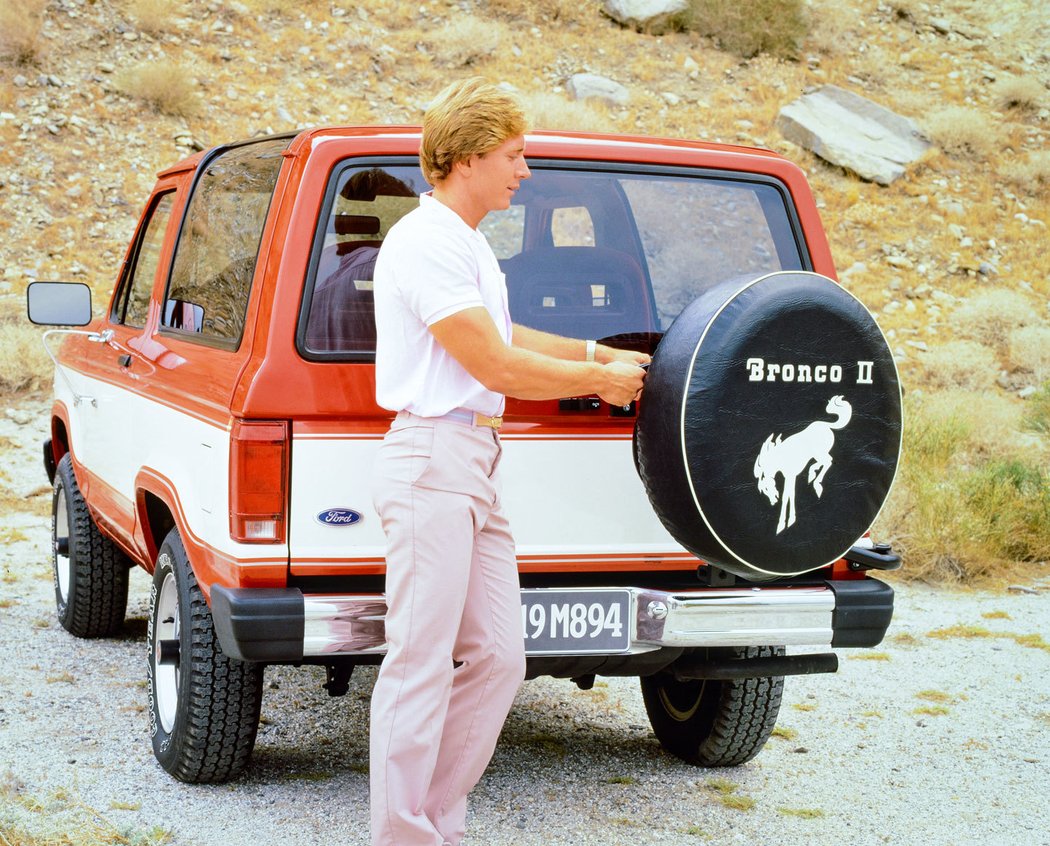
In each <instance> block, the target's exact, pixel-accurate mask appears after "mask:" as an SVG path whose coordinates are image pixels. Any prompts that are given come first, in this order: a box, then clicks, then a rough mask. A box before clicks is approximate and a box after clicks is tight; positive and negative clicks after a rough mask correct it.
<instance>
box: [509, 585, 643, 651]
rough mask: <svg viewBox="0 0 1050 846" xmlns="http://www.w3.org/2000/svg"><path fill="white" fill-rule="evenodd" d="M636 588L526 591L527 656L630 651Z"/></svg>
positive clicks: (523, 607)
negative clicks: (633, 601)
mask: <svg viewBox="0 0 1050 846" xmlns="http://www.w3.org/2000/svg"><path fill="white" fill-rule="evenodd" d="M630 607H631V592H630V591H629V590H620V589H604V590H523V591H522V592H521V623H522V628H524V630H525V652H526V654H528V655H587V654H605V655H608V654H615V653H619V652H626V651H627V650H628V649H630V647H631V620H630Z"/></svg>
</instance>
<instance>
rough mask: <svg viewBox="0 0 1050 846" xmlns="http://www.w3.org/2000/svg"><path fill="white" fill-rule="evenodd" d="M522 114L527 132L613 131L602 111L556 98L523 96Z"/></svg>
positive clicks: (594, 107) (605, 114)
mask: <svg viewBox="0 0 1050 846" xmlns="http://www.w3.org/2000/svg"><path fill="white" fill-rule="evenodd" d="M519 99H520V100H521V104H522V107H523V108H524V109H525V114H526V115H528V119H529V126H530V128H535V129H562V130H591V131H595V132H608V131H611V130H612V129H613V122H612V120H611V119H610V117H609V115H608V113H607V112H606V111H604V110H603V107H601V106H598V105H595V104H592V103H586V102H581V101H579V100H568V99H566V98H565V97H563V96H561V95H558V94H546V93H539V94H524V95H522V96H521V97H520V98H519Z"/></svg>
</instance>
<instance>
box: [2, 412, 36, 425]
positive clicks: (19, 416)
mask: <svg viewBox="0 0 1050 846" xmlns="http://www.w3.org/2000/svg"><path fill="white" fill-rule="evenodd" d="M4 414H5V416H6V417H7V419H8V420H10V421H11V422H13V423H15V424H16V425H18V426H28V425H29V424H30V423H32V422H33V418H32V417H31V416H30V415H29V413H28V412H26V411H23V410H22V409H20V408H9V409H7V411H6V412H4Z"/></svg>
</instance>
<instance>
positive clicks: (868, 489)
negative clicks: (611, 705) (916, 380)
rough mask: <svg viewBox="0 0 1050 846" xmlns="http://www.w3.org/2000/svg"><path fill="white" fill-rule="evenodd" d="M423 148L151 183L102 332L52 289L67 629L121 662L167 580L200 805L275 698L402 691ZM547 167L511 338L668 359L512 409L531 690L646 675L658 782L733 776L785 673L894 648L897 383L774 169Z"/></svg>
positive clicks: (609, 150)
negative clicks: (138, 610) (395, 561)
mask: <svg viewBox="0 0 1050 846" xmlns="http://www.w3.org/2000/svg"><path fill="white" fill-rule="evenodd" d="M418 145H419V133H418V130H417V129H415V128H411V127H372V128H348V127H343V128H327V129H316V130H310V131H305V132H301V133H299V134H297V135H294V136H292V135H288V136H271V137H266V138H261V139H253V140H250V141H245V142H241V143H233V144H226V145H222V146H219V147H216V148H214V149H211V150H208V151H206V152H204V153H200V154H197V155H195V156H193V157H191V158H189V159H186V160H185V161H182V162H179V163H178V164H175V165H173V166H172V167H170V168H168V169H167V170H164V171H162V172H161V173H160V174H159V175H158V178H157V182H156V186H155V188H154V189H153V192H152V194H151V195H150V197H149V199H148V201H147V202H146V204H145V207H144V210H143V212H142V216H141V219H140V221H139V224H138V226H137V229H136V231H135V234H134V237H133V239H132V241H131V243H130V245H129V247H128V250H127V254H126V257H125V260H124V262H123V263H122V265H121V267H120V269H119V273H118V277H117V280H116V285H115V287H114V290H113V294H112V297H111V299H110V301H109V303H108V305H107V306H106V309H105V313H104V314H103V315H102V316H101V317H97V318H95V319H94V320H92V318H91V305H90V292H89V291H88V289H87V288H86V287H85V286H77V285H71V284H63V283H35V284H34V285H33V286H32V287H31V288H30V291H29V310H30V317H31V319H32V320H33V321H34V322H37V323H41V324H50V325H54V326H63V327H71V326H83V327H85V328H83V329H79V330H78V329H69V328H64V329H60V330H55V331H56V332H60V333H62V341H61V343H60V345H57V349H56V352H55V357H56V375H55V382H54V389H55V399H54V405H53V410H52V416H51V437H50V439H49V440H48V441H47V443H46V444H45V445H44V463H45V466H46V469H47V473H48V476H49V478H50V479H51V481H52V482H53V485H54V507H53V520H52V531H53V541H54V577H55V596H56V600H57V608H58V616H59V619H60V620H61V623H62V625H63V626H64V627H65V628H66V629H68V630H69V631H70V632H71V633H73V634H74V635H77V636H80V637H104V636H107V635H111V634H113V633H115V632H117V631H118V630H119V629H120V628H121V626H122V625H123V621H124V615H125V609H126V604H127V591H128V571H129V568H130V567H132V566H136V565H137V566H140V567H143V568H144V569H145V570H146V571H148V572H149V573H151V574H152V577H153V581H152V591H151V596H150V611H149V624H148V637H147V643H146V653H147V655H146V659H147V665H148V678H149V688H148V695H149V721H150V730H151V734H152V742H153V748H154V751H155V753H156V756H157V758H158V760H159V761H160V763H161V765H162V766H163V767H164V768H165V769H166V770H167V771H168V772H170V773H171V774H172V775H173V776H175V777H176V778H178V779H182V780H184V781H189V782H207V781H222V780H226V779H230V778H233V777H235V776H237V774H238V773H240V772H241V771H242V770H243V768H244V767H245V766H246V764H247V762H248V760H249V756H250V754H251V750H252V746H253V744H254V742H255V735H256V730H257V726H258V720H259V711H260V701H261V698H262V691H263V684H262V681H263V671H264V668H265V667H266V665H268V664H292V665H301V664H315V665H322V666H324V667H326V668H327V682H326V684H325V687H326V688H327V690H328V692H329V693H330V694H332V695H340V694H342V693H345V692H346V690H347V685H348V679H349V677H350V674H351V671H352V670H353V668H354V667H355V666H357V665H359V664H375V663H378V662H379V661H381V660H382V655H383V651H384V636H383V615H384V611H385V605H384V600H383V582H384V576H383V573H384V564H383V555H384V537H383V533H382V531H381V528H380V525H379V521H378V519H377V518H376V517H375V515H374V513H373V511H372V507H371V494H370V489H369V478H370V464H371V461H372V457H373V455H374V454H375V451H376V449H377V447H378V445H379V442H380V440H381V438H382V436H383V434H384V432H385V431H386V429H387V427H388V425H389V422H390V418H391V415H390V414H389V413H388V412H386V411H384V410H383V409H381V408H379V407H378V406H377V405H376V403H375V395H374V387H375V385H374V344H375V324H374V319H373V313H372V270H373V267H374V264H375V256H376V253H377V251H378V249H379V247H380V245H381V244H382V241H383V237H384V235H385V234H386V233H387V232H388V231H389V229H390V226H391V225H392V224H393V223H394V222H395V221H397V220H398V219H399V218H400V217H401V216H402V215H404V214H405V213H406V212H408V211H409V210H410V209H411V208H413V207H414V206H415V205H416V204H417V202H418V200H417V197H418V195H419V194H420V193H421V192H423V191H426V190H428V187H429V186H427V185H426V183H425V181H424V179H423V176H422V173H421V172H420V170H419V166H418V161H417V158H416V154H417V150H418ZM528 155H529V164H530V167H531V169H532V173H533V176H532V178H531V179H530V180H529V181H528V182H526V183H523V185H522V187H521V190H520V191H519V192H518V193H517V195H516V196H515V198H514V202H513V204H512V205H511V207H510V208H509V209H508V210H506V211H504V212H500V213H493V214H490V215H489V216H488V217H487V218H486V219H485V220H484V222H483V224H482V229H483V231H484V233H485V235H486V236H487V238H488V240H489V241H490V243H491V244H492V247H493V249H494V251H495V253H496V255H497V257H498V258H499V260H500V262H501V265H502V268H503V271H504V273H505V275H506V284H507V291H508V297H509V303H510V308H511V312H512V316H513V318H514V320H515V322H516V323H520V324H524V325H527V326H532V327H536V328H538V329H542V330H546V331H549V332H554V333H558V334H562V335H568V336H572V337H576V338H583V339H599V340H601V341H602V342H603V343H606V344H611V345H620V346H622V347H631V348H635V349H641V350H644V351H647V352H651V353H653V354H654V359H653V362H652V366H651V369H650V373H649V377H648V379H647V387H646V392H645V395H644V396H643V398H642V399H641V400H640V401H639V402H638V403H637V404H632V405H630V406H626V407H609V406H608V405H606V404H605V403H603V402H602V401H600V400H599V399H597V398H596V397H590V396H579V397H565V398H563V399H561V400H553V401H545V402H524V401H515V400H510V401H509V402H508V405H507V411H506V414H505V419H504V424H503V430H502V440H503V443H504V458H503V468H504V478H505V498H506V509H507V512H508V515H509V516H510V518H511V521H512V524H513V526H514V529H515V536H516V540H517V544H518V562H519V572H520V579H521V585H522V593H521V613H522V619H523V622H524V630H525V638H526V648H527V654H528V674H529V676H530V677H535V676H537V675H544V674H545V675H551V676H555V677H560V678H566V679H572V680H573V681H574V682H576V684H578V685H579V686H580V687H583V688H587V687H588V686H590V685H591V684H592V683H593V681H594V678H595V676H596V675H608V676H616V675H628V676H637V677H639V678H640V683H641V689H642V694H643V697H644V701H645V706H646V708H647V710H648V713H649V715H650V718H651V721H652V726H653V730H654V731H655V733H656V736H657V737H658V738H659V740H660V742H661V743H662V744H663V745H664V746H665V747H666V748H667V749H669V750H670V751H671V752H673V753H674V754H675V755H677V756H679V757H680V758H682V759H684V760H687V761H690V762H693V763H695V764H698V765H702V766H726V765H733V764H739V763H741V762H744V761H747V760H749V759H750V758H752V757H753V756H754V755H756V754H757V753H758V752H759V750H760V749H761V748H762V746H763V744H764V743H765V741H766V740H767V738H768V737H769V735H770V733H771V731H772V730H773V727H774V724H775V721H776V718H777V711H778V708H779V705H780V699H781V692H782V689H783V684H784V677H785V676H788V675H792V674H800V673H815V672H831V671H834V669H835V668H836V666H837V663H836V662H837V657H836V654H835V653H834V652H830V651H828V648H830V647H871V646H874V645H875V644H877V643H879V642H880V640H881V639H882V637H883V635H884V633H885V631H886V629H887V626H888V625H889V621H890V618H891V615H892V608H893V593H892V590H891V589H890V588H889V587H888V586H887V585H886V584H885V583H883V582H881V581H879V580H878V579H875V578H872V577H871V575H870V572H871V571H872V570H880V569H881V570H885V569H893V568H894V567H896V566H897V565H898V564H899V560H898V559H897V557H896V556H894V555H893V554H892V553H891V552H890V551H889V550H888V548H886V547H883V546H878V545H876V544H875V543H873V542H872V541H871V540H870V539H869V538H868V536H867V530H868V529H869V527H870V525H871V523H872V521H873V520H874V519H875V517H876V516H877V513H878V511H879V509H880V508H881V506H882V503H883V501H884V500H885V497H886V495H887V493H888V491H889V488H890V485H891V483H892V481H893V477H894V475H895V472H896V468H897V462H898V458H899V451H900V438H901V406H900V386H899V382H898V379H897V374H896V370H895V369H894V366H893V361H892V356H891V355H890V353H889V351H888V349H887V347H886V343H885V339H884V338H883V336H882V334H881V332H879V330H878V328H877V327H876V326H875V324H874V321H873V320H872V318H871V316H870V315H869V314H868V312H867V311H866V310H865V309H864V308H863V306H861V305H860V304H859V303H858V302H857V301H856V300H855V299H854V298H853V297H852V296H851V295H850V294H848V293H847V292H845V291H844V290H843V289H842V288H841V287H840V286H838V285H837V283H835V282H834V281H833V277H834V275H835V269H834V266H833V263H832V258H831V254H830V251H829V248H828V244H827V241H826V238H825V236H824V232H823V230H822V228H821V222H820V219H819V216H818V213H817V209H816V206H815V204H814V201H813V198H812V196H811V193H810V189H809V187H808V185H807V183H806V180H805V177H804V176H803V174H802V172H801V171H800V170H799V169H798V168H797V167H795V166H794V165H792V164H791V163H790V162H788V161H786V160H784V159H783V158H781V157H779V156H777V155H776V154H774V153H771V152H769V151H764V150H756V149H745V148H739V147H728V146H719V145H712V144H703V143H699V142H691V141H683V140H668V139H655V138H633V137H626V136H600V135H584V134H573V133H548V132H536V133H534V134H531V135H530V136H529V137H528ZM596 492H600V493H601V496H600V500H601V502H602V506H601V507H600V508H599V507H597V506H596V502H597V501H598V500H599V497H598V496H597V495H596ZM795 647H803V648H804V650H803V651H802V652H797V650H794V648H795ZM789 648H792V649H793V652H792V653H789V652H788V649H789ZM814 648H816V649H817V650H818V651H814ZM820 648H824V651H819V649H820ZM796 653H797V654H796Z"/></svg>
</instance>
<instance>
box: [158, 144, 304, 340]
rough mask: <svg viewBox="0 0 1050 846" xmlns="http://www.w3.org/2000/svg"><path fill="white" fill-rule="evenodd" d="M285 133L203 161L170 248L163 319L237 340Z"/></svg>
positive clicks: (174, 325)
mask: <svg viewBox="0 0 1050 846" xmlns="http://www.w3.org/2000/svg"><path fill="white" fill-rule="evenodd" d="M287 145H288V140H287V139H270V140H267V141H261V142H258V143H254V144H245V145H243V146H238V147H234V148H232V149H230V150H227V151H225V152H223V153H221V154H220V155H219V156H218V157H216V158H215V159H213V160H212V161H211V162H210V163H208V164H207V165H206V169H205V171H204V172H203V173H202V174H201V175H200V177H199V178H198V180H197V183H196V186H195V188H194V191H193V195H192V196H191V197H190V201H189V205H188V207H187V209H186V215H185V217H184V218H183V222H182V230H181V232H180V234H179V240H178V243H177V244H176V247H175V258H174V260H173V262H172V270H171V278H170V279H169V281H168V291H167V295H166V296H165V302H164V309H163V313H162V315H161V324H162V326H164V327H165V328H167V329H170V330H175V331H178V332H185V333H187V334H189V335H191V336H192V335H199V336H200V337H202V338H204V339H207V340H211V341H217V342H220V343H223V344H226V345H230V346H236V344H237V343H239V342H240V338H241V333H242V332H243V330H244V315H245V311H246V310H247V307H248V296H249V294H250V293H251V283H252V278H253V276H254V275H255V263H256V260H257V258H258V253H259V242H260V240H261V239H262V231H263V226H264V225H265V223H266V216H267V214H268V212H269V209H270V200H271V198H272V196H273V190H274V186H275V185H276V184H277V176H278V174H279V173H280V169H281V164H282V161H283V158H282V156H281V152H282V151H283V150H284V148H285V147H287Z"/></svg>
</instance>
